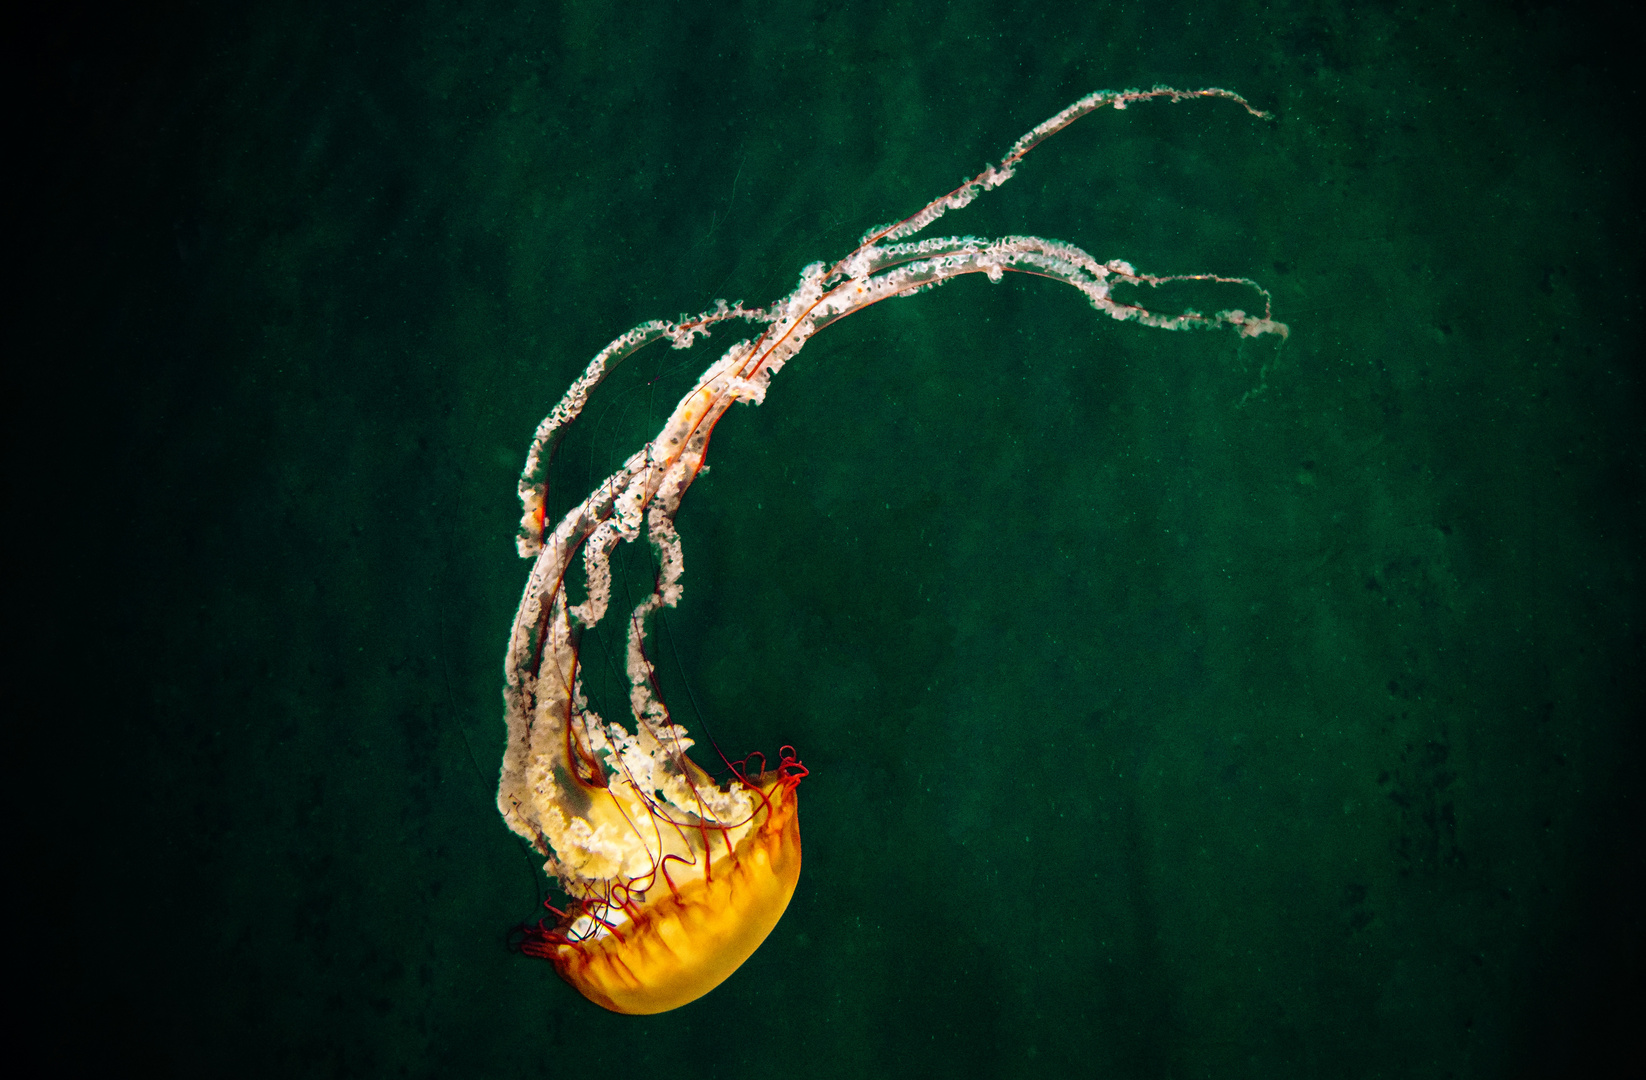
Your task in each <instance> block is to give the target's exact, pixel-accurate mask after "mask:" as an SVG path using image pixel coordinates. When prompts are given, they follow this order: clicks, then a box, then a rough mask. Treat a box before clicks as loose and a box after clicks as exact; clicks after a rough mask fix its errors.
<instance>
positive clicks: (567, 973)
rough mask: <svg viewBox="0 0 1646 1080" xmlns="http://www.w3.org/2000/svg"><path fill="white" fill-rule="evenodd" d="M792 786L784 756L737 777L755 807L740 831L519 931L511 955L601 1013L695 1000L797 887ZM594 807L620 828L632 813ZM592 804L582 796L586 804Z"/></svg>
mask: <svg viewBox="0 0 1646 1080" xmlns="http://www.w3.org/2000/svg"><path fill="white" fill-rule="evenodd" d="M690 768H692V769H696V766H695V765H692V766H690ZM804 775H805V768H804V766H802V765H801V764H800V763H799V762H798V761H796V760H795V759H794V758H793V756H792V752H791V753H790V754H787V755H786V756H785V757H784V760H783V762H782V764H780V765H779V766H778V768H777V769H775V770H773V771H772V772H769V773H764V774H757V775H755V776H751V777H741V776H740V777H739V781H738V782H739V783H747V784H748V785H749V788H750V792H751V794H753V795H755V796H756V800H755V803H756V809H755V812H754V814H753V816H752V817H751V818H750V819H749V820H748V821H746V822H744V823H742V824H739V825H737V826H735V827H733V828H727V829H724V830H715V833H716V835H712V836H710V837H709V842H708V851H707V852H704V851H701V850H700V851H694V852H693V853H692V855H691V856H689V857H688V856H681V855H678V854H675V853H671V854H670V855H669V856H666V857H665V859H664V860H662V861H661V862H660V863H659V865H658V867H657V873H656V874H647V875H645V876H644V877H643V878H641V879H637V880H633V881H631V882H629V883H628V884H627V885H625V886H623V887H621V888H619V889H615V890H613V892H612V893H611V894H610V895H609V898H608V899H602V900H592V901H578V902H575V903H573V904H572V905H570V906H569V907H568V908H567V909H566V910H564V911H558V910H557V912H556V913H557V914H558V915H559V919H558V921H557V922H556V924H555V925H554V926H553V927H552V928H550V927H547V926H545V925H543V924H539V925H538V926H537V927H535V928H531V929H527V930H524V931H523V934H522V938H521V941H520V944H519V948H520V951H521V952H524V953H526V954H527V955H529V956H536V957H540V958H541V959H545V960H548V961H550V962H551V963H553V964H554V967H555V970H556V971H557V972H559V974H560V977H561V978H563V979H565V980H566V981H567V982H568V983H570V984H571V985H572V986H574V987H575V988H576V989H577V990H578V991H579V992H581V993H582V994H583V996H584V997H586V998H588V999H589V1000H590V1001H593V1002H595V1003H596V1004H598V1005H601V1006H604V1007H605V1008H607V1009H610V1010H611V1011H613V1012H619V1013H631V1014H647V1013H659V1012H666V1011H668V1010H670V1009H674V1008H678V1007H679V1006H681V1005H684V1004H686V1003H687V1002H690V1001H694V1000H696V999H697V998H699V997H702V996H703V995H704V994H706V993H708V992H709V991H710V990H713V989H714V988H715V987H716V986H719V985H720V984H721V983H722V982H724V981H725V980H726V978H727V977H728V976H730V975H731V974H732V972H734V971H736V970H737V969H738V967H740V966H741V965H742V963H743V962H744V961H745V960H747V959H748V958H749V957H750V956H752V955H753V954H754V951H755V950H756V949H758V948H759V947H760V945H761V943H762V942H764V941H765V940H766V937H767V935H768V934H770V933H771V932H772V929H773V928H774V927H775V926H776V925H777V922H778V920H779V919H780V918H782V916H783V912H784V911H785V910H786V909H787V908H788V906H789V900H790V898H791V897H792V896H793V895H794V890H795V885H796V884H797V883H798V882H799V880H800V817H799V813H798V810H799V805H798V800H797V797H796V796H797V793H796V788H797V787H798V785H799V782H800V779H801V777H803V776H804ZM703 780H706V777H700V778H699V782H702V781H703ZM606 795H607V798H608V799H609V800H610V805H611V806H612V807H613V808H614V809H615V810H616V812H617V813H618V814H619V815H620V816H622V817H623V818H624V820H631V819H632V815H634V814H636V813H638V812H640V808H639V807H637V806H636V805H635V801H636V800H634V799H633V797H632V795H630V796H628V797H624V796H622V795H614V794H611V793H610V792H609V790H608V792H606ZM600 798H601V794H600V793H594V792H591V801H592V800H598V799H600ZM623 803H627V805H621V804H623ZM619 807H620V808H619ZM687 835H692V836H695V835H698V834H696V833H688V834H687ZM677 859H678V860H679V861H678V862H676V861H675V860H677Z"/></svg>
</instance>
